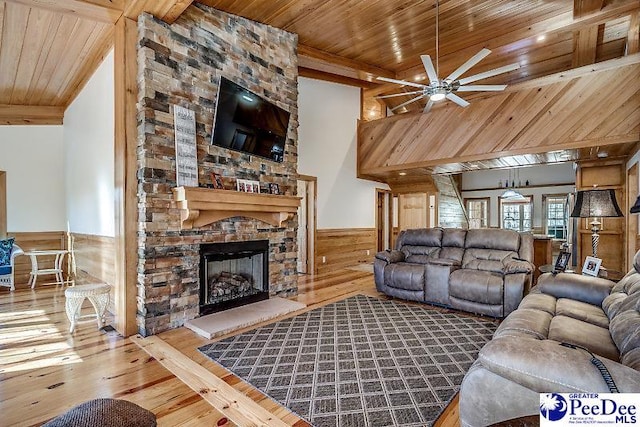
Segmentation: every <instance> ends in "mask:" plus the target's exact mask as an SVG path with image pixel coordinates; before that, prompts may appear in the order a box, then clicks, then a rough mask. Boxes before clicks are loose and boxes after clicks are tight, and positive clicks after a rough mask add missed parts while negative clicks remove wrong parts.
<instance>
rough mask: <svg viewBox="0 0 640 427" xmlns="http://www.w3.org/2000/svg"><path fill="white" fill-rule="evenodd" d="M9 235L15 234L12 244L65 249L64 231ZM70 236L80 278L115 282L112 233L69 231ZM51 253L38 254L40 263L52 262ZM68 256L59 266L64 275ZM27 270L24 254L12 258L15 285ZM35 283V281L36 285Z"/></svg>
mask: <svg viewBox="0 0 640 427" xmlns="http://www.w3.org/2000/svg"><path fill="white" fill-rule="evenodd" d="M8 235H9V237H15V239H16V244H17V245H18V246H20V247H21V248H22V250H24V251H25V252H26V251H30V250H45V249H67V236H66V232H64V231H36V232H13V233H12V232H9V233H8ZM72 235H73V238H74V253H75V260H76V272H77V275H78V278H79V279H80V282H81V283H82V282H84V283H86V282H96V281H97V282H105V283H109V284H110V285H113V284H114V283H115V271H114V269H115V240H114V238H113V237H105V236H95V235H90V234H79V233H72ZM53 259H54V257H53V256H48V257H45V256H42V257H38V264H40V265H41V266H47V265H53ZM68 259H69V258H68V256H66V257H65V259H64V262H63V268H64V271H65V278H66V274H67V268H68ZM30 271H31V260H30V259H29V257H28V256H19V257H17V258H16V273H15V275H16V276H15V277H16V283H17V285H16V286H17V287H18V288H24V287H26V284H27V281H28V280H29V272H30ZM53 279H54V277H53V275H51V276H42V277H41V278H38V284H44V283H50V282H51V281H52V280H53ZM36 286H37V285H36Z"/></svg>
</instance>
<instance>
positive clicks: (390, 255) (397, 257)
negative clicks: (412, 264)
mask: <svg viewBox="0 0 640 427" xmlns="http://www.w3.org/2000/svg"><path fill="white" fill-rule="evenodd" d="M376 259H379V260H382V261H385V262H386V263H387V264H393V263H394V262H402V261H404V252H402V251H397V250H395V249H394V250H392V251H382V252H378V253H377V254H376Z"/></svg>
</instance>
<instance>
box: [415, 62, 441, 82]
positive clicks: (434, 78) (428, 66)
mask: <svg viewBox="0 0 640 427" xmlns="http://www.w3.org/2000/svg"><path fill="white" fill-rule="evenodd" d="M420 59H422V65H424V69H425V70H426V71H427V77H429V83H431V84H438V83H439V81H438V75H437V74H436V69H435V68H433V62H431V57H430V56H429V55H420Z"/></svg>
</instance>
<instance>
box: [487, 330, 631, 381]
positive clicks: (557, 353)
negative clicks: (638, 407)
mask: <svg viewBox="0 0 640 427" xmlns="http://www.w3.org/2000/svg"><path fill="white" fill-rule="evenodd" d="M599 359H600V360H601V361H602V362H603V363H604V365H605V366H606V367H607V369H608V370H609V372H610V373H611V376H612V377H613V380H614V381H615V383H616V385H617V386H618V388H619V389H620V392H622V393H628V392H632V391H634V392H637V391H638V390H640V372H638V371H636V370H634V369H631V368H630V367H628V366H624V365H622V364H620V363H618V362H614V361H612V360H609V359H605V358H603V357H599ZM478 360H479V361H480V363H481V364H482V365H483V366H484V367H485V368H486V369H488V370H490V371H492V372H494V373H496V374H498V375H500V376H502V377H504V378H507V379H510V380H511V381H514V382H516V383H518V384H520V385H522V386H524V387H527V388H528V389H531V390H534V391H536V392H538V393H549V392H560V393H570V392H601V393H609V388H608V387H607V384H606V383H605V381H604V379H603V378H602V375H601V374H600V371H599V370H598V368H596V366H595V365H593V364H592V363H591V355H590V354H589V353H587V352H586V351H584V350H581V349H574V348H568V347H564V346H561V345H560V343H559V342H557V341H553V340H537V339H534V338H525V337H501V338H495V339H493V340H492V341H490V342H489V343H488V344H487V345H485V346H484V347H483V348H482V350H480V354H479V355H478Z"/></svg>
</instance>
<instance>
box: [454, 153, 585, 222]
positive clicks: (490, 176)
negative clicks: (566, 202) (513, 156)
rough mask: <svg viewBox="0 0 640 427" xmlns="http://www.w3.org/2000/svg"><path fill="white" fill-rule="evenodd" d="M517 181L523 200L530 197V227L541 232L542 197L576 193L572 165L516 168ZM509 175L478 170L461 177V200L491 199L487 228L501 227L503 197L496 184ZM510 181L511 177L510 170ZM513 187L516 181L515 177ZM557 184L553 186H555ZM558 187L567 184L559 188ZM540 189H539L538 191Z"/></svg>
mask: <svg viewBox="0 0 640 427" xmlns="http://www.w3.org/2000/svg"><path fill="white" fill-rule="evenodd" d="M518 173H519V175H520V176H519V180H520V181H521V182H522V187H520V188H518V191H520V192H521V193H522V194H523V195H524V196H533V227H534V228H541V227H542V221H543V218H544V215H543V212H542V195H543V194H568V193H573V192H574V191H575V180H576V177H575V172H574V169H573V163H561V164H556V165H543V166H530V167H526V168H519V172H518ZM508 177H509V172H508V171H507V170H480V171H473V172H465V173H463V174H462V192H461V194H462V197H463V198H480V197H490V198H491V200H490V202H489V226H490V227H499V226H500V215H499V214H500V212H499V209H498V208H499V205H498V197H500V195H501V194H502V193H504V191H505V189H504V188H502V189H498V188H497V187H498V183H499V182H500V183H502V184H503V185H504V182H505V181H506V180H507V179H508ZM511 177H512V178H513V177H514V173H513V170H512V172H511ZM527 180H529V184H530V185H531V186H532V187H526V186H525V185H524V184H525V183H526V181H527ZM515 181H516V186H517V185H518V178H517V174H516V178H515ZM554 184H556V185H554ZM557 184H569V185H561V186H558V185H557ZM539 185H542V187H538V186H539ZM545 185H548V186H545Z"/></svg>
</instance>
